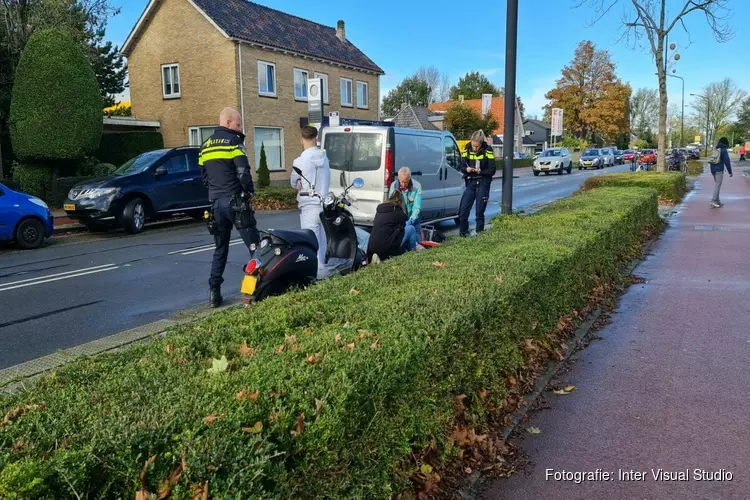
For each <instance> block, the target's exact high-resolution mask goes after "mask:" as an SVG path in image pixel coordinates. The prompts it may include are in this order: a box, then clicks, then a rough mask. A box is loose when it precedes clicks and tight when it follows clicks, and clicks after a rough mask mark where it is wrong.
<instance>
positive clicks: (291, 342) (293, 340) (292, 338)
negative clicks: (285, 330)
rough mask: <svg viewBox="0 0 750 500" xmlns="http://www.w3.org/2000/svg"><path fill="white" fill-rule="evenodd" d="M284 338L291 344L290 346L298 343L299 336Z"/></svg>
mask: <svg viewBox="0 0 750 500" xmlns="http://www.w3.org/2000/svg"><path fill="white" fill-rule="evenodd" d="M284 338H285V340H286V341H287V343H289V344H294V343H295V342H297V336H296V335H289V336H285V337H284Z"/></svg>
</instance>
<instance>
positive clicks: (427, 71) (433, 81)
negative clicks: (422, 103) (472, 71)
mask: <svg viewBox="0 0 750 500" xmlns="http://www.w3.org/2000/svg"><path fill="white" fill-rule="evenodd" d="M414 77H415V78H419V79H420V80H422V81H424V82H425V83H426V84H427V87H429V89H430V95H429V98H428V101H429V104H432V103H435V102H443V101H447V100H448V96H449V95H450V87H451V84H450V76H448V73H441V72H440V70H439V69H437V68H436V67H435V66H430V67H425V66H420V67H419V69H418V70H417V72H416V73H415V74H414Z"/></svg>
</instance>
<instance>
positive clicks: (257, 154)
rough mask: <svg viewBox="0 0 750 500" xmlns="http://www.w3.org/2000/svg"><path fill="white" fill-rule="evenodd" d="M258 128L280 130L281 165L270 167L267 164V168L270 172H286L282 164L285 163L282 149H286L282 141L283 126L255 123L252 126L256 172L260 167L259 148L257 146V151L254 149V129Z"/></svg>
mask: <svg viewBox="0 0 750 500" xmlns="http://www.w3.org/2000/svg"><path fill="white" fill-rule="evenodd" d="M259 128H271V129H274V130H280V131H281V134H280V135H279V140H280V141H281V165H280V167H279V168H271V167H270V166H269V167H268V170H269V171H270V172H286V167H285V166H284V165H286V163H284V153H285V151H284V150H285V149H286V148H285V147H284V146H285V143H284V127H276V126H272V125H255V126H254V127H253V154H254V156H255V171H256V172H257V171H258V168H259V167H260V148H258V152H256V151H255V143H256V133H255V131H256V129H259Z"/></svg>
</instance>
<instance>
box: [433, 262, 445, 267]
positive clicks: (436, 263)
mask: <svg viewBox="0 0 750 500" xmlns="http://www.w3.org/2000/svg"><path fill="white" fill-rule="evenodd" d="M432 265H433V266H435V268H436V269H443V268H444V267H445V262H437V261H435V262H433V263H432Z"/></svg>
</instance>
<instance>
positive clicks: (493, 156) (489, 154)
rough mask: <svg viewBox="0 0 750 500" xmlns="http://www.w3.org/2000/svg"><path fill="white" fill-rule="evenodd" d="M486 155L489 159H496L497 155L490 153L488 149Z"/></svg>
mask: <svg viewBox="0 0 750 500" xmlns="http://www.w3.org/2000/svg"><path fill="white" fill-rule="evenodd" d="M485 156H486V157H487V159H489V160H494V159H495V155H494V154H493V153H490V152H489V151H487V154H486V155H485Z"/></svg>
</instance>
